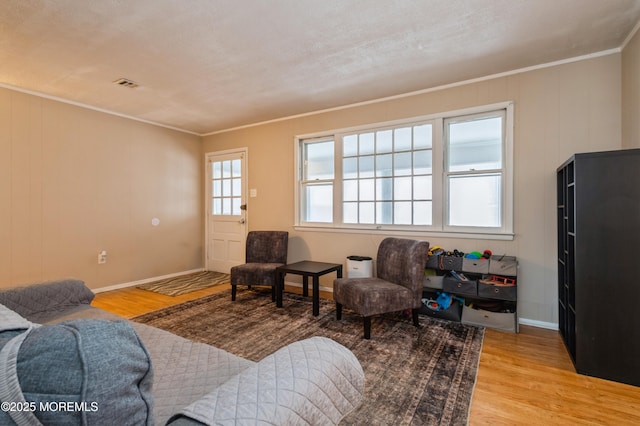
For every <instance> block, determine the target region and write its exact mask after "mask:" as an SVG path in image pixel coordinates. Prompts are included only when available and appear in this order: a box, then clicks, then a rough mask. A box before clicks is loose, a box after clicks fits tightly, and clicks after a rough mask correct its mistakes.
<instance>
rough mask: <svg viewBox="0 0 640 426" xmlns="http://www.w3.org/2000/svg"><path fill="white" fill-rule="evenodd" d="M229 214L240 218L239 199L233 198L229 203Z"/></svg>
mask: <svg viewBox="0 0 640 426" xmlns="http://www.w3.org/2000/svg"><path fill="white" fill-rule="evenodd" d="M231 213H232V214H233V215H234V216H240V214H241V211H240V198H237V197H236V198H233V199H232V201H231Z"/></svg>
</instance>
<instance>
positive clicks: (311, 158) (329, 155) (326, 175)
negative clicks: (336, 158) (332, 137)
mask: <svg viewBox="0 0 640 426" xmlns="http://www.w3.org/2000/svg"><path fill="white" fill-rule="evenodd" d="M305 147H306V167H305V170H306V176H307V180H314V179H333V169H334V167H333V141H326V142H315V143H308V144H306V145H305Z"/></svg>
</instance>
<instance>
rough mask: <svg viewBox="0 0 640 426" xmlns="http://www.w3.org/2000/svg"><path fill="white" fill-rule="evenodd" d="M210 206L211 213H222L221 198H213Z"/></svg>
mask: <svg viewBox="0 0 640 426" xmlns="http://www.w3.org/2000/svg"><path fill="white" fill-rule="evenodd" d="M212 207H213V214H215V215H219V214H222V199H220V198H214V199H213V206H212Z"/></svg>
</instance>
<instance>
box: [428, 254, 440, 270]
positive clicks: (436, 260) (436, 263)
mask: <svg viewBox="0 0 640 426" xmlns="http://www.w3.org/2000/svg"><path fill="white" fill-rule="evenodd" d="M440 256H441V255H439V254H434V255H431V256H429V257H428V258H427V268H431V269H438V268H440Z"/></svg>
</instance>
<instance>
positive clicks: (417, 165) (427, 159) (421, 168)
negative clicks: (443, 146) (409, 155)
mask: <svg viewBox="0 0 640 426" xmlns="http://www.w3.org/2000/svg"><path fill="white" fill-rule="evenodd" d="M431 173H433V168H432V166H431V150H425V151H415V152H414V153H413V174H415V175H428V174H431Z"/></svg>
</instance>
